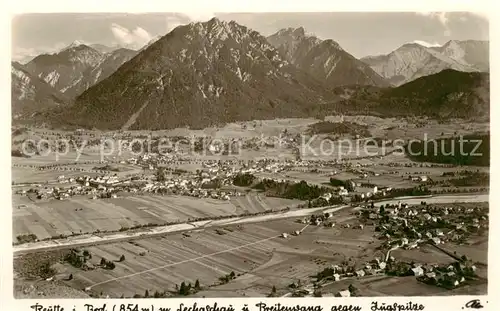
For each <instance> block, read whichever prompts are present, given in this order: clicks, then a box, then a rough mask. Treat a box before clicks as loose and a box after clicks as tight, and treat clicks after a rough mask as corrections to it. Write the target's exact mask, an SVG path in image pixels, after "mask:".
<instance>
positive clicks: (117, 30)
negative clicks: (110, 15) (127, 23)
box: [111, 23, 152, 48]
mask: <svg viewBox="0 0 500 311" xmlns="http://www.w3.org/2000/svg"><path fill="white" fill-rule="evenodd" d="M111 32H112V33H113V36H115V39H116V40H117V41H118V42H119V43H120V44H123V45H127V46H133V47H135V48H140V47H142V46H143V45H145V44H147V43H148V42H149V41H150V40H151V39H152V36H151V35H150V34H149V32H147V31H146V30H145V29H144V28H141V27H136V28H135V29H134V30H130V29H127V28H125V27H123V26H120V25H118V24H116V23H113V24H111Z"/></svg>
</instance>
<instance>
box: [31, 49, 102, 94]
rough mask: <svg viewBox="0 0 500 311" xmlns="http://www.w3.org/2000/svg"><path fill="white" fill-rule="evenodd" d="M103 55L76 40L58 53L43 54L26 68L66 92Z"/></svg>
mask: <svg viewBox="0 0 500 311" xmlns="http://www.w3.org/2000/svg"><path fill="white" fill-rule="evenodd" d="M102 57H103V55H102V54H101V53H100V52H98V51H96V50H94V49H93V48H91V47H89V46H87V45H85V44H81V42H78V41H75V42H73V43H72V44H71V45H69V46H68V47H66V48H64V49H63V50H61V51H60V52H58V53H54V54H42V55H39V56H37V57H35V58H34V59H33V60H32V61H30V62H29V63H28V64H26V68H27V69H28V70H29V71H30V72H31V73H33V74H34V75H35V76H37V77H39V78H41V79H42V80H44V81H45V82H47V83H48V84H50V85H51V86H52V87H54V88H55V89H56V90H58V91H60V92H63V93H64V92H65V91H66V90H68V89H70V88H72V87H73V86H74V85H76V84H77V83H79V82H80V81H81V80H82V79H83V73H84V72H85V71H87V70H88V69H89V68H92V67H94V66H96V65H97V64H98V63H99V62H100V61H101V58H102Z"/></svg>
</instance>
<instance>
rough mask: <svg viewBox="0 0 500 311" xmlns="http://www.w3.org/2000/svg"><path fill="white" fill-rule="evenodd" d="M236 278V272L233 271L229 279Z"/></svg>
mask: <svg viewBox="0 0 500 311" xmlns="http://www.w3.org/2000/svg"><path fill="white" fill-rule="evenodd" d="M235 276H236V274H235V273H234V271H231V273H230V274H229V278H231V279H234V277H235Z"/></svg>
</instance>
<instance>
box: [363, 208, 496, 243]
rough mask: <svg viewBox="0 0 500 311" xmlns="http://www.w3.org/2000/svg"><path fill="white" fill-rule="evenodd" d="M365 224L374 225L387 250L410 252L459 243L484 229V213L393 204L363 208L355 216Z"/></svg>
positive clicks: (481, 211)
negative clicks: (430, 245) (422, 246)
mask: <svg viewBox="0 0 500 311" xmlns="http://www.w3.org/2000/svg"><path fill="white" fill-rule="evenodd" d="M358 213H359V215H360V216H362V218H363V219H364V221H365V222H367V223H374V222H377V224H376V228H375V230H376V231H378V232H379V235H380V236H381V237H384V238H385V239H386V246H388V247H395V246H397V247H402V248H406V249H411V248H415V247H418V245H419V244H421V243H425V242H431V243H433V244H435V245H439V244H443V243H446V242H448V241H455V242H457V241H461V240H463V239H464V237H465V236H466V235H468V234H470V232H474V231H476V232H477V231H478V230H479V229H480V228H481V227H487V226H488V212H487V210H486V209H483V208H481V207H464V206H462V205H455V206H449V207H436V206H432V205H427V204H425V202H422V204H420V205H413V206H408V205H407V204H401V203H398V204H394V205H386V206H381V207H380V208H376V207H374V206H373V207H366V208H364V209H362V210H361V211H359V212H358Z"/></svg>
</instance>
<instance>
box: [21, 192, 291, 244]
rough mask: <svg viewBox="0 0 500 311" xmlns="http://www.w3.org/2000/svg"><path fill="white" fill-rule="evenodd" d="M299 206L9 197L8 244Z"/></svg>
mask: <svg viewBox="0 0 500 311" xmlns="http://www.w3.org/2000/svg"><path fill="white" fill-rule="evenodd" d="M299 202H300V201H296V200H287V199H279V198H267V197H265V196H263V195H259V194H255V195H254V194H252V195H248V196H243V197H235V198H232V199H231V201H221V200H214V199H198V198H192V197H185V196H135V197H132V196H128V197H119V198H115V199H100V200H92V199H88V198H82V197H79V198H72V199H69V200H65V201H56V200H52V201H49V202H41V203H34V202H32V201H30V200H29V199H28V198H27V197H20V196H13V205H14V208H13V230H14V233H13V239H14V240H15V239H16V237H17V235H20V234H27V233H33V234H35V235H36V236H37V237H38V239H43V238H48V237H53V236H59V235H61V234H64V235H70V234H72V233H91V232H95V231H96V230H100V231H101V232H104V231H110V230H120V228H127V227H128V228H130V227H133V226H137V225H144V224H149V223H153V224H164V223H170V222H187V221H189V220H194V219H196V218H205V217H217V216H229V215H239V214H243V213H246V212H248V213H252V214H255V213H261V212H265V211H268V210H281V209H284V208H286V207H292V206H295V205H297V204H298V203H299ZM22 204H25V205H26V206H22Z"/></svg>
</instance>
